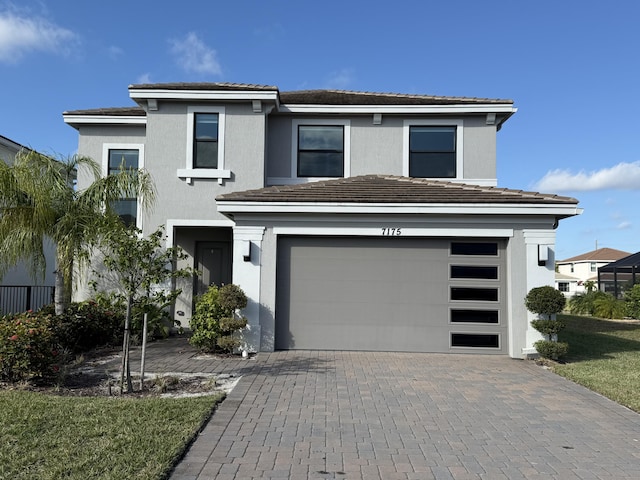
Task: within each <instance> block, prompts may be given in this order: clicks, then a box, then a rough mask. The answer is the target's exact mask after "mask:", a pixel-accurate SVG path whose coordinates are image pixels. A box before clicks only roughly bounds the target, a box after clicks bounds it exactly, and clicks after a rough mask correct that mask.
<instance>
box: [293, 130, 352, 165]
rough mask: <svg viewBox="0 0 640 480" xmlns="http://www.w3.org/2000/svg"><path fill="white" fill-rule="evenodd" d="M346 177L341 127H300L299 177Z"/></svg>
mask: <svg viewBox="0 0 640 480" xmlns="http://www.w3.org/2000/svg"><path fill="white" fill-rule="evenodd" d="M343 175H344V129H343V127H342V126H341V125H339V126H337V125H300V126H298V177H342V176H343Z"/></svg>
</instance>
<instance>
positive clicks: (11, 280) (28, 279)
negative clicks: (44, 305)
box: [0, 142, 56, 286]
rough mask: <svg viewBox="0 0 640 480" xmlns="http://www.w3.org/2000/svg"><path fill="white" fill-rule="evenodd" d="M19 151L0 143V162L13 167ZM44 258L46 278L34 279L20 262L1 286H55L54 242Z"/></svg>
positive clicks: (3, 280)
mask: <svg viewBox="0 0 640 480" xmlns="http://www.w3.org/2000/svg"><path fill="white" fill-rule="evenodd" d="M16 145H17V144H16ZM18 151H19V150H17V149H16V148H13V142H11V143H10V144H9V145H5V144H4V142H0V161H4V162H5V163H6V164H7V165H13V161H14V159H15V157H16V155H17V153H18ZM43 251H44V257H45V261H46V263H47V266H46V269H45V273H44V277H42V278H33V277H32V276H31V273H30V272H29V269H28V268H27V266H26V265H25V264H24V263H22V262H20V263H18V264H17V265H16V266H15V267H13V268H11V269H9V271H7V273H6V274H5V275H4V277H2V278H0V285H5V286H6V285H11V286H27V285H45V286H53V285H54V284H55V275H54V273H53V272H54V271H55V269H56V260H55V259H56V255H55V253H56V248H55V245H54V244H53V242H51V241H46V242H45V244H44V245H43Z"/></svg>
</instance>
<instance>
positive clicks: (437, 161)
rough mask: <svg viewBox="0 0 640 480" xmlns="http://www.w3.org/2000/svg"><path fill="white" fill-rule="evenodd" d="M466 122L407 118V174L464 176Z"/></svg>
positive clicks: (445, 176)
mask: <svg viewBox="0 0 640 480" xmlns="http://www.w3.org/2000/svg"><path fill="white" fill-rule="evenodd" d="M462 135H463V128H462V121H459V120H451V121H444V122H443V121H435V120H405V122H404V166H403V174H404V175H405V176H409V177H419V178H462V176H463V175H462V173H463V168H462V167H463V163H462V162H463V155H462V147H463V138H462Z"/></svg>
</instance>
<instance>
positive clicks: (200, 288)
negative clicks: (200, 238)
mask: <svg viewBox="0 0 640 480" xmlns="http://www.w3.org/2000/svg"><path fill="white" fill-rule="evenodd" d="M196 268H197V269H198V270H199V271H200V273H201V275H200V276H199V277H198V280H197V282H195V284H196V285H197V290H196V292H195V293H196V294H197V295H201V294H203V293H204V292H205V291H206V290H207V288H208V287H209V285H218V286H220V285H223V284H227V283H231V244H230V243H229V242H198V243H197V245H196Z"/></svg>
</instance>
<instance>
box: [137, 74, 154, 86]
mask: <svg viewBox="0 0 640 480" xmlns="http://www.w3.org/2000/svg"><path fill="white" fill-rule="evenodd" d="M136 83H139V84H142V83H153V82H152V81H151V74H150V73H148V72H147V73H143V74H142V75H140V76H139V77H138V79H137V81H136Z"/></svg>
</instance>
